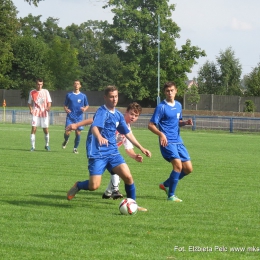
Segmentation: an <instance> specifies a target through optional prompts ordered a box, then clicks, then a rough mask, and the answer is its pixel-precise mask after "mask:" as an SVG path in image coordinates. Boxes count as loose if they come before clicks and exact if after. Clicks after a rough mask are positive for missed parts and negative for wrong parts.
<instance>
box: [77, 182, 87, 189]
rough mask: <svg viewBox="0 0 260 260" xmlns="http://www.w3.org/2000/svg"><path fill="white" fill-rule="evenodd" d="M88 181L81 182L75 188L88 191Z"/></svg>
mask: <svg viewBox="0 0 260 260" xmlns="http://www.w3.org/2000/svg"><path fill="white" fill-rule="evenodd" d="M88 182H89V181H88V180H86V181H81V182H79V183H78V185H77V187H78V188H79V190H89V188H88Z"/></svg>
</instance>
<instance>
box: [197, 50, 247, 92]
mask: <svg viewBox="0 0 260 260" xmlns="http://www.w3.org/2000/svg"><path fill="white" fill-rule="evenodd" d="M216 60H217V62H216V63H214V62H209V61H206V63H205V64H204V65H203V66H202V68H200V69H199V72H198V84H199V93H200V94H215V95H239V96H240V95H242V94H243V93H242V90H241V83H240V77H241V74H242V66H241V64H240V62H239V60H238V59H237V58H235V53H234V51H233V50H232V49H231V47H229V48H227V49H226V50H225V51H220V54H219V56H217V57H216Z"/></svg>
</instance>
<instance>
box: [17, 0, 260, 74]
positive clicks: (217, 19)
mask: <svg viewBox="0 0 260 260" xmlns="http://www.w3.org/2000/svg"><path fill="white" fill-rule="evenodd" d="M13 3H14V5H15V6H16V8H17V11H18V12H19V13H18V17H25V16H27V15H28V14H30V13H31V14H32V15H33V16H38V15H41V16H42V17H41V20H42V21H45V20H46V19H47V18H48V17H53V18H58V19H59V23H58V25H59V26H60V27H63V28H65V27H66V26H68V25H71V24H72V23H74V24H78V25H80V24H81V23H83V22H86V21H88V20H107V21H108V22H111V23H112V18H113V13H112V12H111V11H110V10H109V9H103V8H102V6H103V5H104V4H105V0H44V1H43V2H40V3H39V5H38V7H34V6H30V5H29V4H28V3H26V2H24V1H23V0H13ZM169 3H170V4H175V5H176V6H175V11H174V12H172V20H173V21H175V22H176V23H177V25H178V26H179V27H180V28H181V32H180V38H179V39H176V42H177V46H178V47H180V46H181V45H182V44H185V42H186V40H187V39H190V40H191V44H192V45H193V46H197V47H199V48H201V49H202V50H204V51H205V52H206V54H207V57H203V58H199V59H198V60H197V62H198V64H197V65H195V66H194V67H193V68H192V72H191V73H189V74H187V75H188V77H189V79H193V78H194V77H195V78H196V77H197V75H198V70H199V68H201V67H202V66H203V65H204V64H205V62H206V61H210V62H216V57H217V56H219V54H220V52H223V51H225V50H226V49H227V48H229V47H231V48H232V50H233V51H234V53H235V57H236V58H237V59H238V60H239V62H240V64H241V65H242V76H244V75H246V74H249V73H250V72H251V71H252V69H253V68H254V67H256V66H257V65H258V63H259V62H260V19H259V10H260V1H259V0H247V1H245V0H196V1H195V0H169Z"/></svg>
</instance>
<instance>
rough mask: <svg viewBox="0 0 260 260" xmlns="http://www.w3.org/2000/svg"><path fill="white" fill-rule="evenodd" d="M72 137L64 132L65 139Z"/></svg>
mask: <svg viewBox="0 0 260 260" xmlns="http://www.w3.org/2000/svg"><path fill="white" fill-rule="evenodd" d="M69 138H70V135H66V132H65V133H64V140H65V141H66V142H67V141H68V140H69Z"/></svg>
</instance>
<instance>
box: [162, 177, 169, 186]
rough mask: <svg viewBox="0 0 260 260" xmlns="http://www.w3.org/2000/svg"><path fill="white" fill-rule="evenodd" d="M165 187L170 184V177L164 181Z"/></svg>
mask: <svg viewBox="0 0 260 260" xmlns="http://www.w3.org/2000/svg"><path fill="white" fill-rule="evenodd" d="M163 185H164V187H169V186H170V178H168V179H167V180H166V181H165V182H163Z"/></svg>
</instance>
